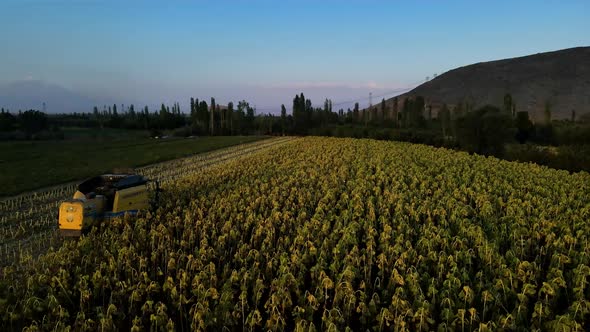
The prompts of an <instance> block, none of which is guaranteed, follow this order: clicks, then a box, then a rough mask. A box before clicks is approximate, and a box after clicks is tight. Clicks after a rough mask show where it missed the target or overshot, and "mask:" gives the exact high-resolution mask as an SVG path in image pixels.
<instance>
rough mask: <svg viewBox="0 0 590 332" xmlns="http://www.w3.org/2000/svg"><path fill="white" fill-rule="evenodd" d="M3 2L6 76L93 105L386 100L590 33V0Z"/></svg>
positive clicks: (584, 41) (0, 70)
mask: <svg viewBox="0 0 590 332" xmlns="http://www.w3.org/2000/svg"><path fill="white" fill-rule="evenodd" d="M555 4H558V5H557V6H556V5H555ZM138 6H141V8H137V7H138ZM171 7H173V8H171ZM0 9H2V10H0V19H2V22H3V23H2V24H3V25H4V27H5V28H4V29H0V44H1V45H3V58H4V61H2V62H0V87H6V86H7V85H11V84H15V82H43V83H44V84H47V85H50V86H53V87H60V88H63V89H64V90H67V91H70V92H71V93H72V95H67V91H66V92H64V96H63V97H61V98H62V99H66V100H65V101H64V102H65V103H66V104H67V103H68V100H67V99H68V98H69V99H71V100H72V101H71V103H73V104H76V103H77V104H76V105H75V106H73V107H75V108H83V106H81V105H84V104H89V105H87V107H86V108H85V109H80V110H79V112H91V111H92V108H93V107H94V106H98V107H99V108H100V107H102V105H112V104H117V105H120V104H126V105H129V104H135V106H136V107H141V106H143V105H148V106H149V107H150V109H153V108H152V107H154V106H158V105H160V104H161V103H165V104H171V103H173V102H179V103H180V105H181V107H182V110H183V111H184V112H186V109H187V107H186V106H187V105H188V102H189V99H190V98H191V97H195V98H199V99H205V100H207V101H209V98H210V97H214V98H216V100H217V102H218V103H220V104H227V103H228V102H229V101H233V102H234V103H237V102H238V101H240V100H243V99H244V100H246V101H249V102H250V104H251V105H255V106H256V108H257V110H258V112H259V113H269V112H270V113H273V114H276V113H277V112H278V111H279V110H280V105H281V104H284V105H285V106H286V107H287V109H288V110H291V106H292V104H291V103H292V100H293V97H294V96H295V94H299V93H301V92H303V93H304V94H305V95H306V97H308V98H310V99H311V100H312V101H313V102H314V105H320V104H322V103H323V101H324V99H326V98H327V99H331V100H332V101H333V103H334V104H336V105H337V104H340V103H342V102H343V101H351V100H352V101H354V100H360V101H361V106H365V105H366V104H367V103H368V99H369V97H368V96H369V93H370V92H372V94H373V102H374V103H376V102H379V101H380V100H381V96H383V97H384V98H390V97H393V96H395V95H396V94H399V93H402V92H405V91H407V90H410V89H411V88H413V87H415V86H417V85H419V84H420V83H423V82H424V81H426V78H427V77H429V78H432V77H433V76H434V74H438V75H440V74H443V73H445V72H447V71H449V70H451V69H454V68H457V67H462V66H465V65H469V64H473V63H478V62H485V61H492V60H500V59H505V58H513V57H520V56H526V55H531V54H536V53H543V52H550V51H556V50H561V49H565V48H573V47H580V46H586V45H590V37H588V35H587V33H585V32H586V31H590V23H589V21H588V20H587V19H586V18H585V14H586V13H588V12H589V9H590V4H589V3H588V2H584V1H571V2H568V3H566V4H563V3H557V2H552V1H549V2H544V3H537V2H534V1H523V2H519V3H517V4H513V3H510V2H508V1H499V2H494V3H489V4H488V3H486V4H483V3H472V2H468V1H453V2H445V3H439V2H435V1H425V2H420V3H414V2H413V3H399V2H395V3H390V2H382V1H371V2H360V1H347V2H345V3H341V2H335V1H325V2H322V3H321V4H315V3H313V2H310V1H304V2H291V1H288V2H282V3H280V4H276V3H273V2H270V1H255V2H248V3H242V2H239V3H235V2H229V1H220V2H215V3H213V2H207V1H198V2H190V3H189V2H185V1H175V2H172V5H170V3H167V4H161V3H156V2H151V1H150V2H138V1H130V2H125V3H117V2H114V1H103V2H98V1H51V0H49V1H43V0H39V1H24V2H22V1H20V2H17V1H11V0H10V1H8V2H6V3H3V4H2V5H0ZM392 18H394V19H392ZM294 22H300V23H294ZM15 32H17V33H15ZM1 92H2V91H0V96H2V93H1ZM13 95H15V93H13ZM76 96H77V97H76ZM8 97H10V96H3V98H4V99H5V100H6V99H9V98H8ZM76 98H78V99H76ZM375 98H378V100H376V99H375ZM92 102H94V103H95V104H90V103H92ZM22 103H23V105H24V104H26V102H22ZM37 103H38V101H37ZM342 105H343V108H344V109H346V108H347V107H350V106H349V105H346V104H345V103H342ZM0 107H4V108H7V107H8V105H3V100H0ZM52 107H54V103H49V102H48V103H47V111H48V113H61V112H60V111H59V110H56V109H52ZM61 107H62V108H63V107H65V106H61ZM8 108H10V109H11V110H14V107H8ZM25 108H28V107H27V106H24V107H23V109H25ZM36 108H38V109H40V108H41V105H38V106H37V107H36ZM337 108H340V107H337Z"/></svg>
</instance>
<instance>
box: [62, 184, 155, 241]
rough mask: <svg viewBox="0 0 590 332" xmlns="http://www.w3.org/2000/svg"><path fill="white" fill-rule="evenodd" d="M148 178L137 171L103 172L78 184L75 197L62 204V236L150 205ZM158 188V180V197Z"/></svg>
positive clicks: (74, 233)
mask: <svg viewBox="0 0 590 332" xmlns="http://www.w3.org/2000/svg"><path fill="white" fill-rule="evenodd" d="M147 182H148V180H147V179H146V178H144V177H143V176H141V175H135V174H104V175H100V176H95V177H93V178H90V179H88V180H86V181H84V182H82V183H80V185H78V190H77V191H76V193H75V194H74V198H73V199H69V200H67V201H64V202H62V203H61V205H60V206H59V230H60V233H61V234H62V235H63V236H80V235H82V233H83V232H84V231H87V230H88V229H90V228H91V227H92V226H94V225H96V224H98V223H99V222H100V221H102V220H105V219H109V218H113V217H118V216H122V215H125V214H135V213H137V212H138V211H140V210H145V209H148V208H149V207H150V198H149V193H148V187H147ZM158 191H159V188H158V185H157V182H156V198H157V192H158Z"/></svg>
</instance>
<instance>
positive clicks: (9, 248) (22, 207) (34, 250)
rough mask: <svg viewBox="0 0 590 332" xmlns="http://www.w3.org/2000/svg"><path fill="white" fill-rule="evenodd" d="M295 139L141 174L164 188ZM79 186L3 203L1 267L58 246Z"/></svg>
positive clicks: (230, 150) (204, 156)
mask: <svg viewBox="0 0 590 332" xmlns="http://www.w3.org/2000/svg"><path fill="white" fill-rule="evenodd" d="M293 139H294V138H292V137H281V138H271V139H265V140H258V141H255V142H252V143H247V144H241V145H236V146H232V147H229V148H225V149H219V150H215V151H212V152H208V153H203V154H198V155H194V156H190V157H186V158H180V159H176V160H172V161H167V162H162V163H158V164H153V165H148V166H144V167H141V168H138V169H137V171H138V173H140V174H142V175H144V176H146V177H148V178H149V179H152V180H157V181H159V182H160V183H161V185H162V186H163V187H164V188H165V187H166V185H167V183H168V182H169V181H173V180H174V179H176V178H177V177H180V176H182V175H183V174H192V173H193V172H196V171H198V170H200V169H203V168H206V167H210V166H212V165H214V164H217V163H221V162H225V161H228V160H231V159H233V158H238V157H240V156H244V155H247V154H250V153H254V152H256V151H259V150H262V149H268V148H270V147H274V146H276V145H279V144H284V143H286V142H289V141H291V140H293ZM75 190H76V184H66V185H63V186H55V187H52V188H51V189H49V190H46V191H36V192H31V193H28V194H22V195H19V196H16V197H12V198H6V199H4V200H3V201H2V202H0V264H2V265H4V264H9V263H12V262H20V263H21V264H28V262H30V260H31V258H32V257H35V256H36V255H37V254H38V253H40V252H44V251H45V250H46V249H47V248H49V247H51V246H59V245H60V244H61V242H62V241H61V239H60V238H59V236H58V234H57V217H58V216H57V214H58V207H59V204H60V202H61V201H63V200H65V199H69V198H71V197H72V195H73V193H74V192H75Z"/></svg>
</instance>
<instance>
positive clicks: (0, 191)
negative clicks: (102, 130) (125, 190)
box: [0, 131, 263, 197]
mask: <svg viewBox="0 0 590 332" xmlns="http://www.w3.org/2000/svg"><path fill="white" fill-rule="evenodd" d="M80 132H81V133H83V132H84V131H80ZM113 132H115V133H117V135H120V136H119V137H123V138H121V139H106V140H93V139H79V140H73V139H72V140H66V141H16V142H0V151H2V154H1V155H0V167H1V168H2V170H3V171H2V172H0V183H2V186H0V197H2V196H8V195H14V194H18V193H22V192H25V191H28V190H33V189H37V188H42V187H47V186H51V185H55V184H61V183H64V182H68V181H74V180H80V179H83V178H86V177H90V176H94V175H96V174H101V173H104V172H108V171H112V170H113V169H114V168H132V167H138V166H144V165H148V164H153V163H156V162H161V161H165V160H172V159H176V158H181V157H185V156H188V155H191V154H196V153H203V152H207V151H211V150H215V149H220V148H224V147H227V146H231V145H236V144H241V143H248V142H253V141H256V140H259V139H262V138H263V137H260V136H212V137H199V138H189V139H185V138H169V139H165V140H157V139H151V138H139V137H138V138H132V137H126V136H123V135H131V134H125V132H124V131H123V132H117V131H113ZM80 135H81V134H80Z"/></svg>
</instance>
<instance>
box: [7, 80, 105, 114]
mask: <svg viewBox="0 0 590 332" xmlns="http://www.w3.org/2000/svg"><path fill="white" fill-rule="evenodd" d="M43 103H45V105H46V108H45V109H46V112H47V113H71V112H91V111H92V108H93V107H94V106H95V105H97V104H98V103H97V101H96V100H94V99H92V98H89V97H86V96H84V95H82V94H80V93H77V92H75V91H71V90H68V89H66V88H64V87H62V86H59V85H56V84H51V83H47V82H43V81H39V80H25V81H16V82H11V83H6V84H0V107H3V108H4V109H9V110H10V111H11V112H18V110H23V111H25V110H28V109H36V110H40V111H41V110H43Z"/></svg>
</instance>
